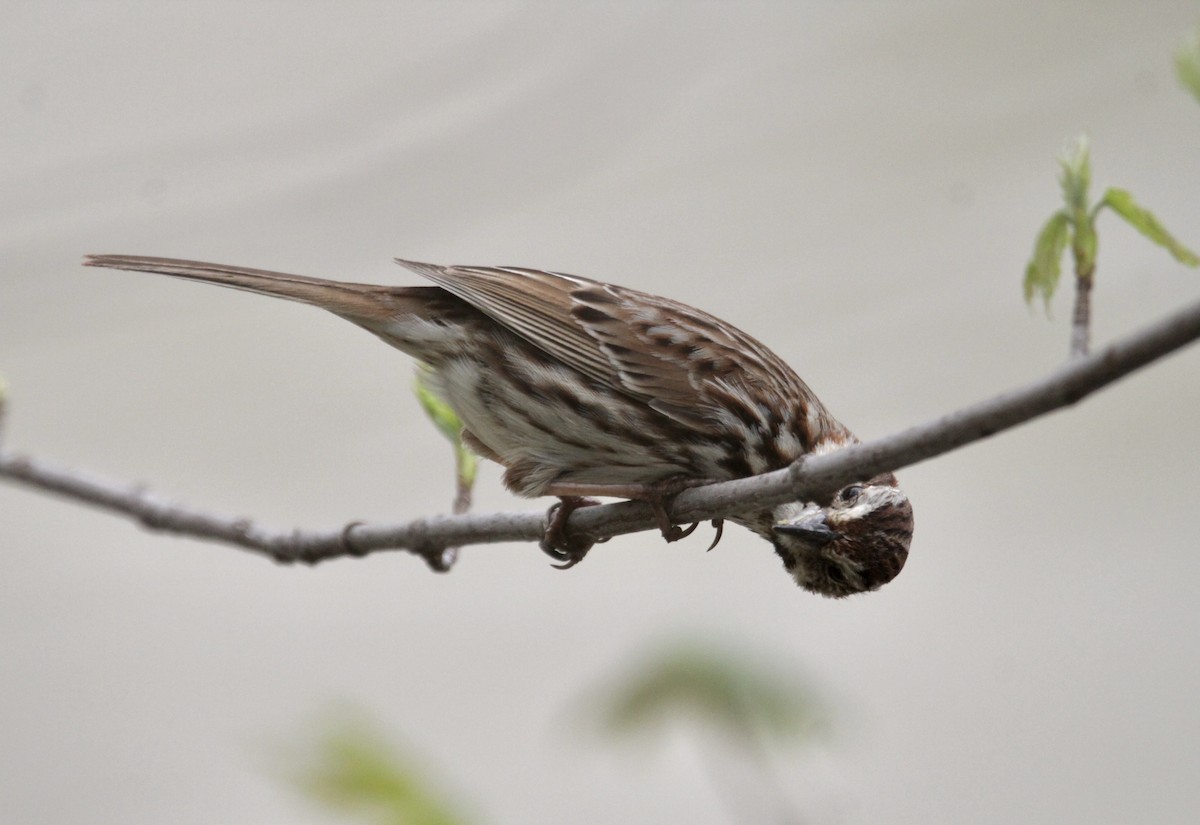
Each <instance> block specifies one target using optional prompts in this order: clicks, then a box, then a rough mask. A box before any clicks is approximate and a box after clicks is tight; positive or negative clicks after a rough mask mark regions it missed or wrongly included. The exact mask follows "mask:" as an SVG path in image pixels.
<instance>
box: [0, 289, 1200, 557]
mask: <svg viewBox="0 0 1200 825" xmlns="http://www.w3.org/2000/svg"><path fill="white" fill-rule="evenodd" d="M1197 338H1200V303H1196V304H1194V305H1192V306H1190V307H1188V308H1186V309H1184V310H1181V311H1179V312H1176V313H1174V314H1172V315H1169V316H1167V317H1165V318H1163V319H1162V320H1160V321H1158V322H1157V323H1155V324H1152V325H1151V326H1149V327H1146V328H1145V329H1143V330H1141V331H1139V332H1136V333H1134V334H1132V335H1130V336H1128V337H1126V338H1124V339H1122V340H1120V341H1117V342H1116V343H1114V344H1111V345H1109V346H1107V347H1105V348H1104V349H1102V350H1100V351H1099V352H1096V353H1094V354H1093V355H1089V356H1086V357H1081V358H1076V359H1074V360H1073V361H1072V362H1070V363H1069V364H1067V365H1066V366H1065V367H1063V368H1062V369H1060V370H1059V371H1057V372H1055V373H1053V374H1051V375H1049V376H1047V377H1046V378H1043V379H1041V380H1040V381H1036V382H1034V383H1032V384H1029V385H1027V386H1025V387H1022V388H1019V389H1016V390H1013V391H1011V392H1008V393H1004V394H1002V395H998V396H996V397H994V398H991V399H988V400H986V401H982V402H980V403H977V404H974V405H972V406H970V407H966V408H964V409H961V410H958V411H957V412H953V413H950V414H948V415H945V416H942V417H941V418H938V419H936V420H934V421H930V422H928V423H925V424H920V425H918V426H915V427H911V428H909V429H907V430H904V431H902V432H899V433H895V434H893V435H890V436H886V437H884V438H879V439H876V440H875V441H870V442H867V443H864V444H858V445H854V446H851V447H846V448H844V449H841V450H838V451H837V452H834V453H828V454H825V455H819V456H806V457H804V458H802V459H800V460H799V461H797V462H796V463H795V464H793V465H792V466H791V467H788V468H786V469H783V470H777V471H775V472H771V473H766V474H763V475H760V476H754V477H752V478H745V479H738V480H736V481H726V482H721V483H717V484H711V485H708V486H705V487H697V488H694V489H690V490H685V491H683V492H682V493H680V494H679V495H678V496H677V497H676V498H675V500H674V501H673V503H672V505H671V507H670V513H671V516H672V517H673V518H674V520H676V521H677V522H679V523H685V524H686V523H688V522H693V521H704V520H707V519H712V518H718V517H721V516H727V515H730V514H733V513H738V512H743V511H745V510H747V509H753V508H760V507H770V506H774V505H776V504H781V503H783V502H785V501H792V500H795V499H801V498H806V497H810V496H814V495H817V494H820V493H827V492H829V491H830V490H834V489H837V488H839V487H841V486H843V485H845V484H848V483H850V482H851V481H854V480H856V479H861V478H869V477H871V476H873V475H876V474H878V473H881V472H888V471H894V470H898V469H900V468H902V467H907V466H909V465H912V464H916V463H917V462H920V461H924V460H925V459H928V458H932V457H934V456H937V455H941V454H942V453H946V452H949V451H951V450H954V449H957V448H958V447H962V446H964V445H966V444H970V443H972V442H974V441H979V440H981V439H984V438H987V437H988V436H991V435H994V434H996V433H998V432H1001V431H1003V430H1006V429H1009V428H1011V427H1014V426H1016V425H1018V424H1021V423H1023V422H1025V421H1029V420H1030V419H1033V418H1036V417H1038V416H1040V415H1045V414H1046V413H1048V412H1052V411H1053V410H1056V409H1059V408H1061V407H1066V406H1070V405H1071V404H1074V403H1076V402H1078V401H1079V400H1081V399H1082V398H1084V397H1086V396H1087V395H1089V394H1091V393H1093V392H1095V391H1096V390H1098V389H1100V388H1102V387H1105V386H1107V385H1108V384H1111V383H1113V382H1114V381H1117V380H1118V379H1120V378H1122V377H1124V376H1125V375H1128V374H1129V373H1131V372H1133V371H1134V370H1137V369H1139V368H1141V367H1143V366H1145V365H1147V364H1149V363H1151V362H1153V361H1155V360H1157V359H1159V358H1162V357H1163V356H1165V355H1167V354H1169V353H1171V352H1173V351H1175V350H1177V349H1180V348H1181V347H1183V346H1185V345H1187V344H1189V343H1191V342H1192V341H1195V340H1196V339H1197ZM0 477H3V478H8V479H10V480H12V481H15V482H17V483H20V484H27V485H29V486H32V487H36V488H39V489H42V490H46V491H49V492H53V493H57V494H59V495H63V496H66V497H68V498H72V499H75V500H77V501H82V502H85V503H89V504H93V505H96V506H98V507H101V508H104V509H107V510H111V511H114V512H118V513H124V514H126V515H128V516H131V517H132V518H134V519H136V520H138V521H139V522H141V523H142V524H143V525H144V526H145V527H147V528H149V529H152V530H161V531H164V532H171V533H178V534H181V535H188V536H194V537H197V538H203V539H208V540H211V541H219V542H224V543H227V544H234V545H237V546H239V547H244V548H246V549H248V550H251V551H254V552H258V553H261V554H263V555H266V556H269V557H271V558H273V559H275V560H276V561H280V562H304V563H307V564H315V563H317V562H319V561H324V560H326V559H332V558H338V557H341V556H362V555H366V554H367V553H370V552H374V551H377V550H389V549H404V550H409V551H412V552H415V553H420V554H428V553H430V552H437V551H439V550H440V549H441V548H444V547H450V546H461V545H467V544H489V543H496V542H505V541H536V540H538V539H540V538H541V537H542V532H543V530H544V520H545V515H544V513H543V512H541V511H538V512H525V513H495V514H475V515H456V516H434V517H430V518H420V519H416V520H413V521H410V522H407V523H405V524H394V525H389V524H378V525H372V524H363V523H359V522H354V523H351V524H348V525H346V526H345V527H338V528H333V529H327V530H315V531H301V530H291V531H288V530H277V529H273V528H269V527H265V526H263V525H260V524H258V523H256V522H254V521H251V520H249V519H244V518H231V517H228V516H221V515H217V514H213V513H209V512H207V511H204V510H200V509H197V508H194V507H189V506H186V505H183V504H179V503H177V502H173V501H170V500H168V499H165V498H162V497H160V496H157V495H154V494H152V493H150V492H149V491H147V490H146V489H145V488H144V487H142V486H137V485H128V484H122V483H120V482H116V481H113V480H111V479H106V478H102V477H100V476H96V475H93V474H91V473H88V472H85V471H81V470H74V469H69V468H66V467H59V466H55V465H53V464H51V463H48V462H45V461H41V460H39V459H34V458H30V457H27V456H20V455H15V454H13V453H11V452H8V451H0ZM655 526H656V522H655V518H654V515H653V514H652V512H651V510H650V508H649V507H648V506H647V505H646V504H645V503H642V502H631V501H626V502H620V503H617V504H608V505H604V506H601V507H586V508H583V509H580V510H577V511H575V512H574V513H573V514H572V515H571V517H570V520H569V529H571V530H573V531H581V532H584V533H588V534H591V535H593V536H595V537H597V538H608V537H610V536H616V535H622V534H625V533H633V532H638V531H641V530H648V529H651V528H653V527H655Z"/></svg>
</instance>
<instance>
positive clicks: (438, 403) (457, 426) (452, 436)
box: [413, 364, 462, 442]
mask: <svg viewBox="0 0 1200 825" xmlns="http://www.w3.org/2000/svg"><path fill="white" fill-rule="evenodd" d="M430 372H431V370H430V368H429V367H428V366H427V365H425V364H418V365H417V376H416V379H415V380H414V381H413V392H415V393H416V395H417V400H418V401H419V402H421V409H423V410H424V411H425V414H426V415H427V416H429V420H430V421H432V422H433V424H434V426H435V427H437V428H438V432H440V433H441V434H442V435H443V436H445V437H446V438H447V439H448V440H450V441H451V442H457V441H458V440H459V438H460V434H461V433H462V421H461V420H459V417H458V413H456V412H455V411H454V408H453V407H451V406H450V405H449V404H447V403H446V402H445V401H443V400H442V399H441V398H440V397H439V396H437V395H436V394H434V392H433V390H432V389H430V388H429V375H430Z"/></svg>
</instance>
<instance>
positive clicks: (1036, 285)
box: [1025, 210, 1071, 311]
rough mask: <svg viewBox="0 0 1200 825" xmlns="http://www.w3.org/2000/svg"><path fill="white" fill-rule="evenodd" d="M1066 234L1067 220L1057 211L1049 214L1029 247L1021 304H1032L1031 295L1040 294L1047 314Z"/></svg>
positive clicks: (1066, 238)
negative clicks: (1030, 250)
mask: <svg viewBox="0 0 1200 825" xmlns="http://www.w3.org/2000/svg"><path fill="white" fill-rule="evenodd" d="M1070 234H1071V233H1070V219H1069V218H1068V217H1067V213H1066V212H1063V211H1061V210H1060V211H1058V212H1055V213H1054V214H1053V215H1051V216H1050V220H1048V221H1046V225H1045V226H1043V227H1042V231H1041V232H1039V233H1038V236H1037V240H1036V241H1035V242H1034V244H1033V257H1032V258H1031V259H1030V261H1029V265H1028V266H1027V267H1025V303H1032V302H1033V296H1034V295H1035V294H1040V295H1041V296H1042V300H1043V301H1044V303H1045V305H1046V309H1047V311H1049V309H1050V299H1051V298H1053V297H1054V290H1055V289H1057V288H1058V278H1059V275H1061V274H1062V256H1063V251H1064V250H1065V249H1066V248H1067V240H1068V239H1069V237H1070Z"/></svg>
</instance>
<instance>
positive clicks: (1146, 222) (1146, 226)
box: [1098, 189, 1200, 266]
mask: <svg viewBox="0 0 1200 825" xmlns="http://www.w3.org/2000/svg"><path fill="white" fill-rule="evenodd" d="M1100 206H1107V207H1109V208H1110V209H1112V210H1113V211H1114V212H1116V213H1117V214H1118V215H1120V216H1121V217H1122V218H1124V219H1125V222H1126V223H1128V224H1129V225H1130V226H1132V227H1133V228H1134V229H1136V230H1137V231H1138V232H1141V233H1142V234H1143V235H1145V236H1146V237H1147V238H1149V239H1150V240H1152V241H1154V242H1155V243H1156V244H1158V245H1159V246H1162V247H1165V248H1166V250H1167V251H1168V252H1170V253H1171V254H1172V255H1174V256H1175V260H1177V261H1179V262H1180V263H1183V264H1187V265H1188V266H1198V265H1200V258H1198V257H1197V256H1196V253H1195V252H1193V251H1192V250H1190V249H1188V248H1187V247H1186V246H1184V245H1183V244H1181V243H1180V242H1179V241H1177V240H1175V237H1174V236H1173V235H1172V234H1171V233H1170V232H1168V231H1167V230H1166V228H1165V227H1164V226H1163V225H1162V224H1161V223H1159V222H1158V218H1156V217H1154V213H1153V212H1151V211H1150V210H1148V209H1146V208H1145V207H1143V206H1141V205H1139V204H1138V203H1137V202H1136V201H1134V199H1133V195H1131V194H1129V193H1128V192H1126V191H1125V190H1124V189H1109V190H1108V191H1107V192H1105V193H1104V198H1103V199H1102V200H1101V201H1100ZM1098 208H1099V207H1098Z"/></svg>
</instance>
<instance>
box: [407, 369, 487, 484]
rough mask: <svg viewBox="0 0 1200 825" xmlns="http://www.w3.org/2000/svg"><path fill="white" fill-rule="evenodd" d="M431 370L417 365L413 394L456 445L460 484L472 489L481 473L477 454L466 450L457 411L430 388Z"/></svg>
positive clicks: (455, 453)
mask: <svg viewBox="0 0 1200 825" xmlns="http://www.w3.org/2000/svg"><path fill="white" fill-rule="evenodd" d="M430 372H431V370H430V368H429V366H428V365H426V364H418V365H417V375H416V378H415V379H414V381H413V392H414V393H416V396H417V401H419V402H420V404H421V409H423V410H424V411H425V414H426V415H427V416H429V420H430V421H432V422H433V424H434V426H435V427H437V429H438V432H440V433H441V434H442V435H443V436H444V437H445V438H446V440H447V441H449V442H450V443H451V444H452V445H454V466H455V469H456V472H457V475H458V481H459V484H460V485H463V486H465V487H466V488H467V489H470V488H471V487H472V486H473V485H474V484H475V476H476V474H477V473H478V471H479V459H478V458H476V456H475V453H473V452H471V451H470V450H469V449H467V445H466V444H464V443H463V440H462V428H463V426H462V420H461V419H460V418H459V417H458V413H456V412H455V411H454V408H453V407H451V406H450V405H449V404H447V403H446V402H445V401H444V400H442V399H441V398H440V397H439V396H438V395H437V394H436V393H434V391H433V390H432V389H430V387H429V375H430Z"/></svg>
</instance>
